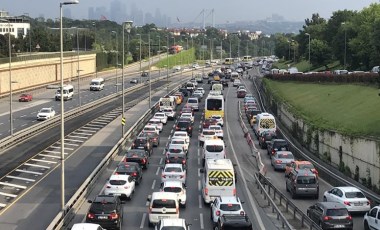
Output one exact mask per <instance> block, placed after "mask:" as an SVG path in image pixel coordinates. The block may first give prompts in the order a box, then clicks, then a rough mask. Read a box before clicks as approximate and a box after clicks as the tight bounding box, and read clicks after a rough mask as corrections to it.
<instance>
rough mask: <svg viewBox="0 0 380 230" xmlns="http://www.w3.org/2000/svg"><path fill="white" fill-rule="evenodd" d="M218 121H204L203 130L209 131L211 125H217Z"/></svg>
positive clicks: (208, 119) (212, 119) (209, 119)
mask: <svg viewBox="0 0 380 230" xmlns="http://www.w3.org/2000/svg"><path fill="white" fill-rule="evenodd" d="M217 124H218V121H217V120H216V119H214V118H207V119H205V120H204V121H203V124H202V128H204V129H208V127H209V126H210V125H217Z"/></svg>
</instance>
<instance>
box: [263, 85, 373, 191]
mask: <svg viewBox="0 0 380 230" xmlns="http://www.w3.org/2000/svg"><path fill="white" fill-rule="evenodd" d="M266 95H267V96H266V102H265V103H266V105H268V106H270V108H272V109H273V108H274V109H275V111H272V112H273V113H275V114H276V113H277V117H278V120H279V121H280V122H281V124H283V125H284V126H286V127H287V129H288V130H290V131H291V133H292V134H293V135H294V136H296V137H297V139H298V140H299V141H300V142H301V143H303V146H304V147H306V148H307V149H308V150H310V151H311V152H312V153H314V154H315V155H317V156H319V158H321V159H325V161H327V162H330V164H331V165H333V166H335V167H338V166H339V164H340V162H343V163H344V165H345V167H348V168H349V169H350V171H351V177H352V178H354V174H355V170H357V169H358V170H359V182H360V183H362V182H363V181H362V178H366V179H367V180H368V178H371V182H372V185H376V187H377V188H380V140H377V139H374V138H370V137H350V136H346V135H342V134H340V133H337V132H334V131H329V130H326V131H316V130H313V128H312V127H311V126H309V125H308V124H306V123H305V122H304V121H303V120H302V119H300V118H298V117H296V116H295V115H294V114H292V112H291V110H292V109H291V107H290V106H289V105H287V104H284V103H278V102H276V101H275V99H274V98H273V97H272V96H271V95H270V93H269V92H266ZM274 104H275V105H274Z"/></svg>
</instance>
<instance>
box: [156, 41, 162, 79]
mask: <svg viewBox="0 0 380 230" xmlns="http://www.w3.org/2000/svg"><path fill="white" fill-rule="evenodd" d="M157 37H158V52H157V54H158V63H160V64H161V62H160V61H161V37H160V36H159V35H157ZM158 77H161V67H158Z"/></svg>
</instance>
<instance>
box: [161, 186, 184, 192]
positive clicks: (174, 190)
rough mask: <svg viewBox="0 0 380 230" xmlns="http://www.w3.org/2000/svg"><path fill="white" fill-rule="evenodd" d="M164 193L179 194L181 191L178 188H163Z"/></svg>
mask: <svg viewBox="0 0 380 230" xmlns="http://www.w3.org/2000/svg"><path fill="white" fill-rule="evenodd" d="M164 192H175V193H179V192H182V189H181V188H179V187H165V188H164Z"/></svg>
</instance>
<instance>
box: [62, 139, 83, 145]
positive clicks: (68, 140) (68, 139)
mask: <svg viewBox="0 0 380 230" xmlns="http://www.w3.org/2000/svg"><path fill="white" fill-rule="evenodd" d="M65 141H72V142H80V143H83V142H84V141H81V140H74V139H68V138H65ZM65 145H67V143H65Z"/></svg>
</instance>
